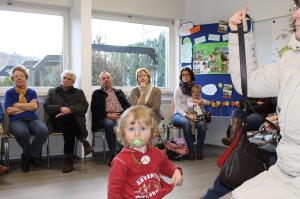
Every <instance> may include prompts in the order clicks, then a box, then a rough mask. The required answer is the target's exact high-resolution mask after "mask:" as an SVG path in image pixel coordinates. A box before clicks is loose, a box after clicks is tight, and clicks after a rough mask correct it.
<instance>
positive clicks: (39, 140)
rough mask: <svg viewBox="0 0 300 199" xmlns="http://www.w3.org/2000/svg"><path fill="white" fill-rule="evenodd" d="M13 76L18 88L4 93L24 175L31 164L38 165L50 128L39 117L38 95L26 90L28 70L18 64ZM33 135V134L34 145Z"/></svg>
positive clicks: (12, 72)
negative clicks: (31, 138) (19, 148)
mask: <svg viewBox="0 0 300 199" xmlns="http://www.w3.org/2000/svg"><path fill="white" fill-rule="evenodd" d="M10 77H11V79H12V81H13V82H14V85H15V86H14V87H13V88H10V89H9V90H7V91H6V93H5V102H4V106H5V112H6V113H7V114H8V115H9V126H8V128H9V131H10V132H11V133H13V134H14V136H15V138H16V140H17V142H18V144H19V145H20V146H21V147H22V149H23V154H22V165H21V167H22V170H23V172H28V171H29V163H30V162H32V164H33V165H34V166H39V156H40V152H41V150H42V146H43V144H44V143H45V142H46V140H47V137H48V128H47V126H46V125H45V124H44V122H42V121H41V120H39V118H38V116H37V114H36V110H38V108H39V101H38V99H37V94H36V92H35V91H34V90H33V89H31V88H28V87H27V79H28V77H29V74H28V71H27V69H26V68H25V67H24V66H23V65H16V66H14V67H13V68H12V70H11V73H10ZM30 134H33V135H34V139H33V141H32V143H30Z"/></svg>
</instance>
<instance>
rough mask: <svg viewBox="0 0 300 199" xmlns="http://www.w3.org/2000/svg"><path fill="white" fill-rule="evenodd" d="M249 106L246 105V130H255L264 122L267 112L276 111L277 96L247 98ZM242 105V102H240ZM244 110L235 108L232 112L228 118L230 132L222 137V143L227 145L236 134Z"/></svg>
mask: <svg viewBox="0 0 300 199" xmlns="http://www.w3.org/2000/svg"><path fill="white" fill-rule="evenodd" d="M248 101H249V104H250V106H251V107H252V108H251V107H250V106H247V109H246V110H245V111H246V115H247V131H257V130H258V129H259V127H260V126H261V125H262V124H263V123H264V122H265V120H264V118H266V117H267V116H268V115H269V114H271V113H274V112H276V105H277V98H276V97H273V98H272V97H270V98H248ZM241 104H242V105H243V104H244V103H241ZM244 113H245V112H244V110H242V109H235V110H233V112H232V115H231V119H230V126H229V130H230V133H229V135H227V136H228V137H227V138H223V139H222V143H223V144H224V145H226V146H229V145H230V144H231V143H232V141H233V140H234V138H235V136H236V135H237V133H238V131H239V130H240V128H241V125H242V119H243V117H244Z"/></svg>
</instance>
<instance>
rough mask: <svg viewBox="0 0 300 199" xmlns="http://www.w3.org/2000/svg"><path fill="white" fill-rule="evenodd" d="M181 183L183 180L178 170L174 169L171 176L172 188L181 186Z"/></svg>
mask: <svg viewBox="0 0 300 199" xmlns="http://www.w3.org/2000/svg"><path fill="white" fill-rule="evenodd" d="M182 183H183V178H182V175H181V172H180V170H179V169H175V171H174V174H173V176H172V184H173V185H174V186H181V185H182Z"/></svg>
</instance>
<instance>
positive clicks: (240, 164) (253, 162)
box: [219, 128, 266, 189]
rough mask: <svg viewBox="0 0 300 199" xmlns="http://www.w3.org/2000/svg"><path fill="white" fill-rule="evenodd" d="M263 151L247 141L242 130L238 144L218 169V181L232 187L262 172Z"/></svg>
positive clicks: (263, 165) (263, 164)
mask: <svg viewBox="0 0 300 199" xmlns="http://www.w3.org/2000/svg"><path fill="white" fill-rule="evenodd" d="M243 129H245V128H243ZM264 153H265V152H263V151H262V150H261V149H259V147H258V145H256V144H254V143H250V142H249V140H248V137H247V132H246V130H243V131H242V134H241V136H240V137H239V143H238V145H237V146H236V147H235V148H234V149H233V150H232V152H231V153H230V155H229V156H228V158H227V159H226V161H225V163H224V165H223V166H222V168H221V170H220V174H219V177H220V182H221V183H222V184H223V185H225V186H226V187H229V188H232V189H234V188H236V187H238V186H240V185H241V184H242V183H243V182H245V181H247V180H249V179H250V178H253V177H254V176H256V175H257V174H259V173H261V172H263V171H264V170H266V165H265V163H264V161H263V159H262V156H263V154H264ZM260 155H261V156H260Z"/></svg>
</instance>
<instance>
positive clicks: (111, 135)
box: [101, 118, 117, 155]
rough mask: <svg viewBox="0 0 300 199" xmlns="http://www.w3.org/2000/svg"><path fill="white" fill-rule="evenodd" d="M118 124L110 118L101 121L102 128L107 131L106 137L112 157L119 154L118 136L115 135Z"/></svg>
mask: <svg viewBox="0 0 300 199" xmlns="http://www.w3.org/2000/svg"><path fill="white" fill-rule="evenodd" d="M115 125H116V122H114V121H113V120H111V119H109V118H104V119H102V120H101V127H102V128H104V129H105V137H106V141H107V144H108V148H109V151H110V153H111V154H112V155H116V154H117V136H116V134H115V131H114V128H115Z"/></svg>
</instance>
